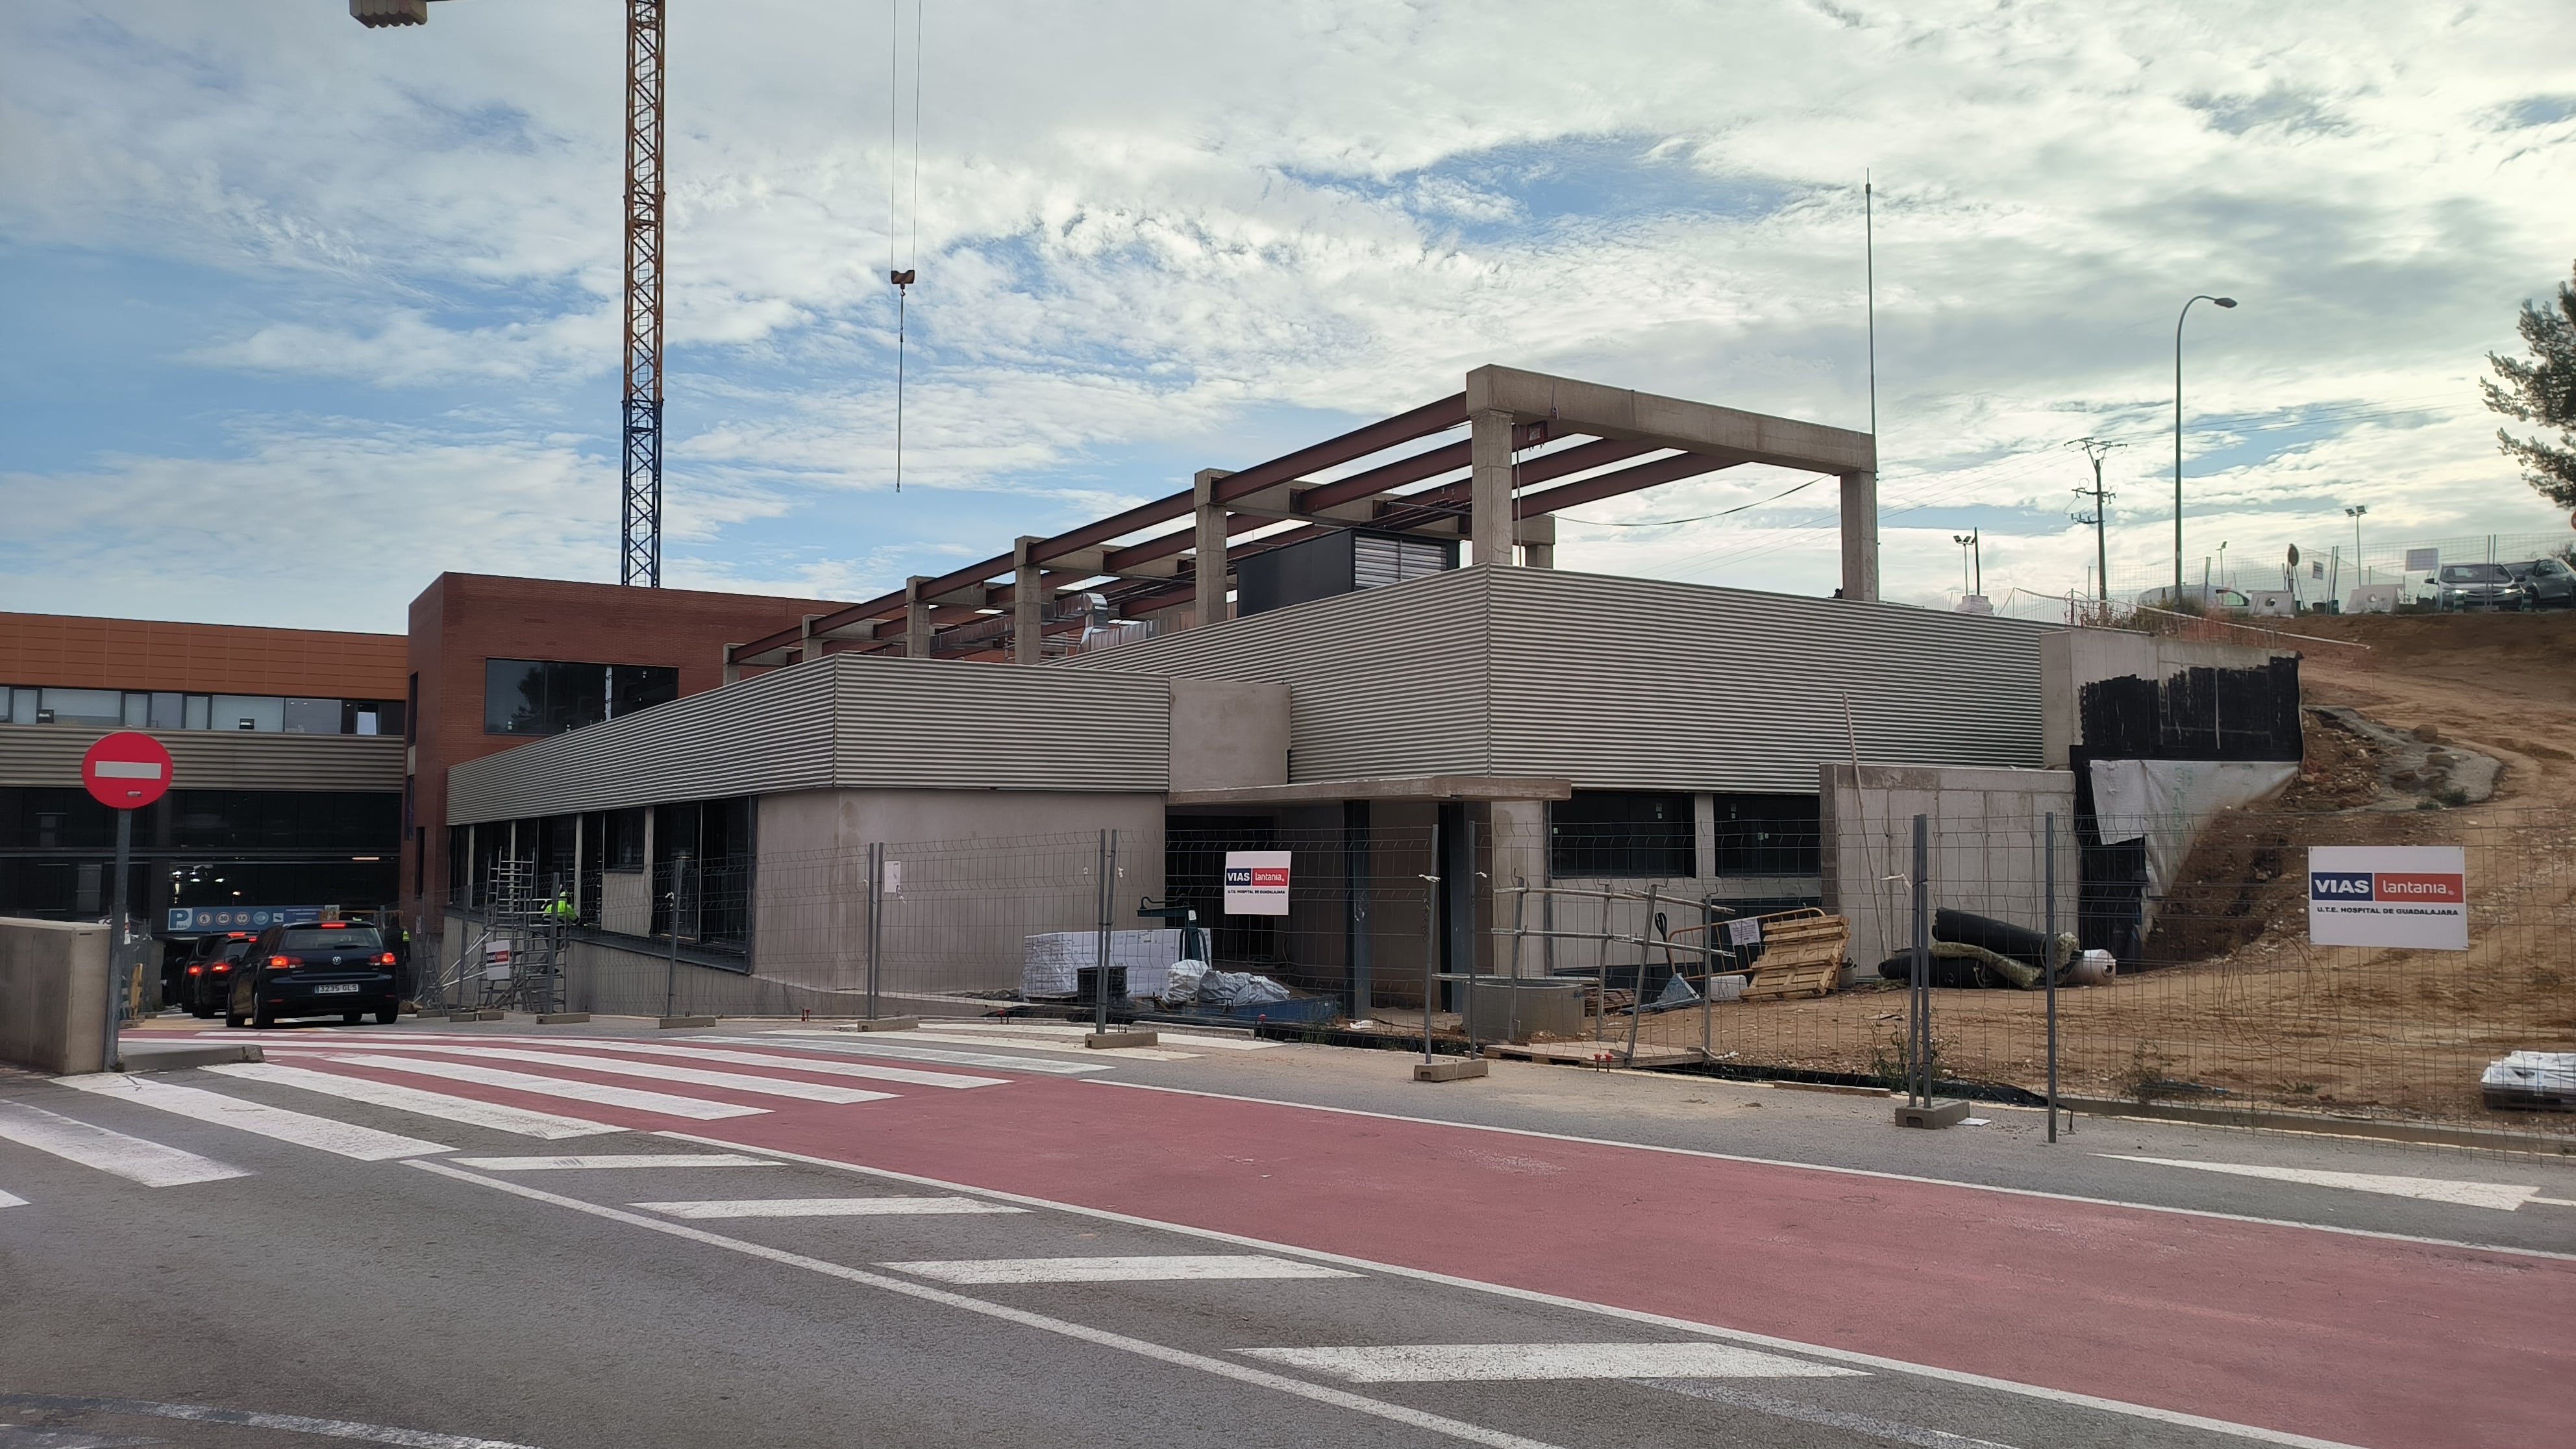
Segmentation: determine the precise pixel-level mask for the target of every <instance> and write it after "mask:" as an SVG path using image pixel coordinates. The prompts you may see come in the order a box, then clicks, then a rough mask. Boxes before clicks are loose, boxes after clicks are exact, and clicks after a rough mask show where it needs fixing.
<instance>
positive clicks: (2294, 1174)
mask: <svg viewBox="0 0 2576 1449" xmlns="http://www.w3.org/2000/svg"><path fill="white" fill-rule="evenodd" d="M2094 1155H2095V1156H2096V1157H2110V1158H2116V1159H2118V1160H2119V1161H2122V1162H2144V1163H2147V1164H2149V1165H2151V1166H2155V1167H2188V1168H2191V1169H2192V1170H2194V1171H2196V1172H2222V1173H2226V1174H2228V1175H2229V1176H2232V1177H2260V1178H2268V1179H2270V1180H2271V1181H2274V1182H2297V1183H2305V1184H2307V1185H2308V1186H2311V1187H2339V1188H2343V1189H2345V1190H2347V1191H2350V1192H2376V1193H2383V1194H2386V1195H2387V1196H2390V1197H2411V1198H2420V1199H2423V1200H2424V1201H2427V1202H2447V1203H2456V1204H2458V1205H2459V1206H2462V1207H2482V1208H2495V1209H2498V1210H2500V1211H2503V1212H2512V1211H2514V1210H2515V1209H2516V1208H2519V1207H2521V1206H2522V1205H2523V1204H2524V1203H2526V1202H2529V1201H2532V1200H2533V1199H2534V1198H2536V1197H2538V1196H2539V1193H2540V1189H2539V1188H2536V1187H2522V1186H2517V1185H2515V1184H2513V1183H2506V1182H2462V1181H2457V1180H2455V1179H2451V1178H2443V1177H2391V1176H2387V1175H2385V1174H2382V1173H2376V1172H2323V1171H2319V1170H2318V1169H2315V1168H2309V1167H2258V1166H2255V1165H2253V1164H2251V1163H2241V1162H2195V1161H2192V1160H2190V1159H2187V1158H2180V1157H2133V1156H2130V1155H2129V1154H2128V1153H2125V1152H2097V1153H2095V1154H2094Z"/></svg>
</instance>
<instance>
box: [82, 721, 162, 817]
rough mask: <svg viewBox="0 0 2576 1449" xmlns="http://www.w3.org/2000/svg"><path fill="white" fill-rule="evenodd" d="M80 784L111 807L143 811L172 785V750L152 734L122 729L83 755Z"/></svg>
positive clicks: (92, 796) (99, 800) (102, 803)
mask: <svg viewBox="0 0 2576 1449" xmlns="http://www.w3.org/2000/svg"><path fill="white" fill-rule="evenodd" d="M81 783H82V784H83V785H85V786H87V787H88V788H89V793H90V798H92V799H94V800H96V801H97V802H98V803H100V804H101V805H104V806H106V807H107V808H109V809H111V810H140V809H142V808H143V807H144V806H146V805H149V804H151V803H152V802H153V801H155V800H158V799H160V798H161V796H162V794H163V793H164V792H166V791H167V790H169V788H170V752H169V751H168V750H166V749H163V748H162V747H161V742H160V741H159V740H156V739H154V738H152V737H151V736H150V735H146V734H137V733H135V732H134V731H133V730H119V731H118V732H116V733H115V734H112V735H109V736H107V737H106V738H105V739H102V740H100V741H99V742H98V743H97V744H94V745H92V746H90V747H89V753H88V754H85V755H83V756H81Z"/></svg>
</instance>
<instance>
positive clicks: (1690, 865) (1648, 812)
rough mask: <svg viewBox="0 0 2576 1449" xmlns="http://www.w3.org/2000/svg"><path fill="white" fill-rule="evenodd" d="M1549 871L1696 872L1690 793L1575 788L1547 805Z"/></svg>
mask: <svg viewBox="0 0 2576 1449" xmlns="http://www.w3.org/2000/svg"><path fill="white" fill-rule="evenodd" d="M1547 834H1548V869H1549V871H1550V872H1552V873H1553V874H1556V875H1559V876H1630V877H1649V876H1695V875H1697V874H1699V870H1698V862H1697V859H1696V857H1697V854H1698V852H1697V851H1696V850H1695V849H1694V848H1693V843H1692V840H1691V835H1692V829H1691V797H1690V796H1688V795H1681V794H1673V795H1666V794H1655V795H1643V794H1639V795H1630V794H1609V793H1595V792H1589V791H1582V792H1577V793H1576V795H1575V797H1574V798H1573V799H1571V800H1559V801H1557V802H1555V803H1554V804H1552V805H1550V806H1548V807H1547Z"/></svg>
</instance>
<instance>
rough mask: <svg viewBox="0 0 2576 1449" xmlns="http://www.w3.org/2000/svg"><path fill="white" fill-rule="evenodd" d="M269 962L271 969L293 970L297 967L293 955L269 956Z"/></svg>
mask: <svg viewBox="0 0 2576 1449" xmlns="http://www.w3.org/2000/svg"><path fill="white" fill-rule="evenodd" d="M268 964H269V968H270V969H271V970H275V971H291V970H293V969H294V967H295V958H294V957H292V956H271V957H269V958H268Z"/></svg>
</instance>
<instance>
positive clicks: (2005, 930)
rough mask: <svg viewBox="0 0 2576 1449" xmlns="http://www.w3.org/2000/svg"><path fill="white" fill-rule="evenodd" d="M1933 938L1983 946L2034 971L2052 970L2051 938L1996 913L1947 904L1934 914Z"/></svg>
mask: <svg viewBox="0 0 2576 1449" xmlns="http://www.w3.org/2000/svg"><path fill="white" fill-rule="evenodd" d="M1932 939H1933V940H1935V941H1956V942H1958V943H1960V944H1961V945H1963V946H1983V947H1985V948H1986V949H1987V950H1989V951H1992V952H1994V953H1995V954H1996V955H1998V956H2010V957H2011V958H2013V959H2014V960H2016V961H2019V962H2020V963H2021V964H2023V965H2024V966H2027V967H2029V968H2031V969H2032V970H2034V971H2045V970H2047V969H2048V938H2047V937H2046V936H2043V935H2041V934H2040V933H2039V932H2037V931H2034V930H2031V929H2029V928H2028V927H2026V926H2016V925H2014V924H2013V923H2012V922H2010V921H1998V920H1996V919H1995V918H1994V917H1992V916H1979V915H1972V914H1970V913H1969V912H1967V911H1954V910H1950V909H1948V908H1947V907H1944V908H1943V909H1941V910H1937V911H1934V912H1933V913H1932Z"/></svg>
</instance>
